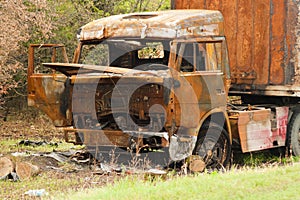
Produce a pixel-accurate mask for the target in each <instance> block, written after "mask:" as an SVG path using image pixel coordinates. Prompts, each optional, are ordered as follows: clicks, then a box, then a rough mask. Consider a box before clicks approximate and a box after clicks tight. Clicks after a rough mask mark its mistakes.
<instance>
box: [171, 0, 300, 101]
mask: <svg viewBox="0 0 300 200" xmlns="http://www.w3.org/2000/svg"><path fill="white" fill-rule="evenodd" d="M172 5H173V7H174V9H196V8H197V9H211V10H219V11H221V13H222V14H223V16H224V21H225V23H224V24H225V35H226V39H227V44H228V51H229V60H230V68H231V74H232V76H231V77H232V88H231V92H232V93H235V94H236V93H237V94H239V93H240V94H242V93H243V92H248V94H259V95H270V96H282V95H283V96H292V97H299V90H300V81H299V80H300V78H299V74H300V72H299V71H300V70H299V68H300V67H299V64H298V63H299V62H298V59H299V52H300V50H299V44H298V43H299V42H297V41H299V34H298V32H299V30H300V18H299V13H300V1H298V0H296V1H295V0H252V1H239V0H206V1H189V0H173V1H172ZM271 88H272V89H271ZM291 88H292V89H293V90H294V91H295V92H287V91H290V89H291ZM293 90H292V91H293ZM277 91H280V92H279V93H278V92H277Z"/></svg>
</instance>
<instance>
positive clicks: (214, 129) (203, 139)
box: [193, 123, 231, 169]
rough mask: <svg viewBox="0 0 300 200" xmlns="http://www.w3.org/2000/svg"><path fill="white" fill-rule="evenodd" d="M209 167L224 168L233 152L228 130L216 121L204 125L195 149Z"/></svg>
mask: <svg viewBox="0 0 300 200" xmlns="http://www.w3.org/2000/svg"><path fill="white" fill-rule="evenodd" d="M193 153H194V155H199V156H200V157H201V158H202V159H203V160H204V162H205V165H206V168H207V169H223V168H224V167H226V165H227V163H228V161H229V158H230V153H231V144H230V139H229V136H228V133H227V131H226V130H225V129H224V128H223V127H221V126H219V125H218V124H215V123H210V124H208V125H205V126H204V127H202V128H201V129H200V131H199V135H198V140H197V142H196V146H195V149H194V152H193Z"/></svg>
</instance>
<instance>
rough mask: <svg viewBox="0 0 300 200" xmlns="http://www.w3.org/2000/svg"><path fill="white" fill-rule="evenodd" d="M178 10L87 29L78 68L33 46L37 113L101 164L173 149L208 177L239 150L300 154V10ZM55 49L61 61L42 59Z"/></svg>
mask: <svg viewBox="0 0 300 200" xmlns="http://www.w3.org/2000/svg"><path fill="white" fill-rule="evenodd" d="M172 7H173V8H174V9H176V10H168V11H159V12H143V13H132V14H122V15H116V16H110V17H106V18H102V19H99V20H95V21H93V22H90V23H88V24H86V25H84V26H82V27H81V28H80V29H79V31H78V35H77V36H78V41H79V42H78V47H77V48H76V50H75V53H74V57H73V60H72V61H71V62H69V61H68V57H67V54H66V50H65V47H64V46H63V45H62V44H32V45H30V47H29V59H28V105H29V106H35V107H37V108H38V109H40V110H42V111H44V112H45V113H46V114H47V115H48V116H49V118H50V119H51V120H52V121H53V123H54V125H55V126H56V127H61V128H63V130H64V134H65V139H66V141H68V142H73V143H77V144H80V143H81V144H85V145H86V146H87V148H88V149H89V150H90V151H92V152H95V155H96V157H97V156H98V155H102V154H101V152H102V151H106V150H107V149H109V148H112V147H118V149H121V150H122V151H124V152H130V153H132V152H133V153H135V155H137V156H139V155H141V154H142V153H148V154H151V153H153V154H155V155H156V158H158V157H160V156H161V155H160V154H159V155H158V156H157V154H156V153H159V152H161V151H163V152H166V154H162V155H166V156H168V157H169V159H170V160H171V161H181V160H186V161H188V162H189V166H190V169H191V170H192V171H201V170H203V168H204V167H216V166H225V165H226V164H227V163H228V161H229V158H230V155H231V150H232V148H233V147H234V148H240V150H241V151H242V152H253V151H259V150H265V149H271V148H282V147H283V148H284V147H285V148H286V149H288V150H289V152H292V153H293V154H294V155H300V133H299V129H300V106H299V104H298V101H299V100H300V99H299V97H300V84H299V80H300V77H299V64H298V57H299V51H298V49H299V45H298V42H299V41H298V36H297V34H298V31H299V30H300V26H299V24H300V23H299V19H298V14H299V8H300V4H298V3H297V2H296V1H292V0H288V1H286V0H276V1H272V0H263V1H261V0H260V1H228V0H227V1H226V0H214V1H213V0H211V1H184V0H182V1H179V0H178V1H177V0H174V1H172ZM187 9H189V10H187ZM208 9H210V10H208ZM222 13H223V14H222ZM43 49H46V50H45V51H46V52H48V53H50V56H37V54H38V53H40V51H41V52H43ZM42 54H43V55H44V54H46V53H42ZM43 57H45V58H46V59H48V60H50V62H44V63H43V64H40V63H41V60H42V58H43ZM97 153H98V154H97ZM121 153H122V152H121ZM154 157H155V156H154Z"/></svg>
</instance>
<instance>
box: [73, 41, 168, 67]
mask: <svg viewBox="0 0 300 200" xmlns="http://www.w3.org/2000/svg"><path fill="white" fill-rule="evenodd" d="M169 43H170V41H165V40H164V41H162V40H145V39H143V40H141V39H110V40H105V41H102V42H89V43H84V44H83V45H82V48H81V54H80V59H79V63H81V64H89V65H102V66H111V67H121V68H129V69H133V68H136V67H137V68H138V69H140V70H157V69H160V67H161V66H163V65H165V67H167V66H168V60H169V54H170V53H169ZM155 65H156V66H155ZM157 65H159V66H160V67H158V68H157Z"/></svg>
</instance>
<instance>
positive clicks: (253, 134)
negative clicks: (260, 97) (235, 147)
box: [231, 107, 289, 152]
mask: <svg viewBox="0 0 300 200" xmlns="http://www.w3.org/2000/svg"><path fill="white" fill-rule="evenodd" d="M288 113H289V109H288V107H276V108H274V109H273V110H271V109H265V108H260V109H256V110H247V111H233V112H231V121H232V125H233V129H234V130H235V131H236V133H239V135H234V137H236V139H238V140H240V144H241V148H242V151H243V152H251V151H258V150H263V149H269V148H274V147H281V146H285V144H286V131H287V122H288Z"/></svg>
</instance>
